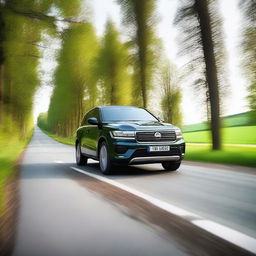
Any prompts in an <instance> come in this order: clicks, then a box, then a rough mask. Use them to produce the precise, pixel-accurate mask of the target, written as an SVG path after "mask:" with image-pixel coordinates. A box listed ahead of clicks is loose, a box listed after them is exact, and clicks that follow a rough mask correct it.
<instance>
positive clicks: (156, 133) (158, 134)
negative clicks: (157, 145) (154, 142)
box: [154, 132, 162, 139]
mask: <svg viewBox="0 0 256 256" xmlns="http://www.w3.org/2000/svg"><path fill="white" fill-rule="evenodd" d="M154 136H155V137H156V138H158V139H160V138H161V137H162V135H161V133H160V132H155V134H154Z"/></svg>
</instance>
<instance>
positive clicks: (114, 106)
mask: <svg viewBox="0 0 256 256" xmlns="http://www.w3.org/2000/svg"><path fill="white" fill-rule="evenodd" d="M98 108H140V107H135V106H122V105H120V106H119V105H110V106H98Z"/></svg>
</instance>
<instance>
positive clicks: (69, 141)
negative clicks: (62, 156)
mask: <svg viewBox="0 0 256 256" xmlns="http://www.w3.org/2000/svg"><path fill="white" fill-rule="evenodd" d="M39 128H40V127H39ZM40 129H41V131H42V132H43V133H45V134H46V135H48V136H49V137H51V138H52V139H54V140H56V141H58V142H60V143H63V144H67V145H73V146H74V145H75V137H60V136H59V135H56V134H53V133H50V132H48V131H46V130H44V129H42V128H40Z"/></svg>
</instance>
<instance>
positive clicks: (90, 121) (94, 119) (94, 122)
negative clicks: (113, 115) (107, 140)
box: [87, 117, 99, 125]
mask: <svg viewBox="0 0 256 256" xmlns="http://www.w3.org/2000/svg"><path fill="white" fill-rule="evenodd" d="M87 122H88V124H91V125H98V124H99V122H98V120H97V118H95V117H90V118H89V119H88V121H87Z"/></svg>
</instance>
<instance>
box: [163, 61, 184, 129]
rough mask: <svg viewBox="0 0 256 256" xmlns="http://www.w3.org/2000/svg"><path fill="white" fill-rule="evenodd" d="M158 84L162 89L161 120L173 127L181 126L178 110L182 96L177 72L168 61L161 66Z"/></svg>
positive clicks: (180, 115) (179, 110)
mask: <svg viewBox="0 0 256 256" xmlns="http://www.w3.org/2000/svg"><path fill="white" fill-rule="evenodd" d="M159 76H160V79H159V82H160V84H161V87H162V101H161V108H162V113H163V119H164V120H165V121H166V122H168V123H171V124H173V125H177V126H181V122H182V114H181V109H180V104H181V99H182V94H181V90H180V88H179V85H178V77H177V70H176V67H175V66H174V65H170V63H169V61H167V62H165V63H164V64H163V65H162V68H161V70H160V75H159Z"/></svg>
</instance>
